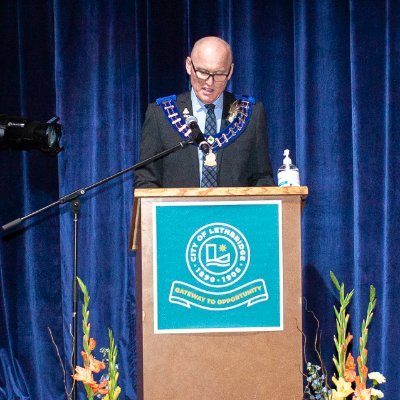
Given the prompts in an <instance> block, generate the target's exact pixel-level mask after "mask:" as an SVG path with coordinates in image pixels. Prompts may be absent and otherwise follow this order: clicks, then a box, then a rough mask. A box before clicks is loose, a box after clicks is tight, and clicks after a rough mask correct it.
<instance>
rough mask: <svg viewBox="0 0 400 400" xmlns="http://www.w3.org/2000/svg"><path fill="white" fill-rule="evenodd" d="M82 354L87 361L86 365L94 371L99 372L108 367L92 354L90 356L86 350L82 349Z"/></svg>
mask: <svg viewBox="0 0 400 400" xmlns="http://www.w3.org/2000/svg"><path fill="white" fill-rule="evenodd" d="M81 354H82V358H83V360H84V361H85V367H86V368H89V369H90V371H93V372H95V373H96V374H97V373H98V372H100V371H101V370H102V369H105V368H106V366H105V364H104V363H103V362H101V361H99V360H96V359H95V358H94V357H93V356H92V355H90V356H88V355H87V354H86V353H85V352H84V351H81Z"/></svg>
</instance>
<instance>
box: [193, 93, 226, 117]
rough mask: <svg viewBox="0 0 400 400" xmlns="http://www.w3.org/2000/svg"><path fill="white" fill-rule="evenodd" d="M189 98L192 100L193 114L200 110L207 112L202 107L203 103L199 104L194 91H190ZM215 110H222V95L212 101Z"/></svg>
mask: <svg viewBox="0 0 400 400" xmlns="http://www.w3.org/2000/svg"><path fill="white" fill-rule="evenodd" d="M190 98H191V100H192V107H193V111H194V112H200V111H201V110H203V111H207V109H206V108H205V107H204V103H203V102H201V101H200V100H199V99H198V98H197V97H196V94H195V93H194V90H193V88H192V90H191V91H190ZM214 104H215V108H216V109H220V110H222V108H223V104H224V94H223V93H221V95H220V96H219V97H218V99H217V100H215V101H214Z"/></svg>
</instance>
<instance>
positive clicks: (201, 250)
mask: <svg viewBox="0 0 400 400" xmlns="http://www.w3.org/2000/svg"><path fill="white" fill-rule="evenodd" d="M186 264H187V267H188V269H189V271H190V273H191V274H192V275H193V277H194V278H195V280H196V281H197V282H198V283H200V286H198V285H193V284H190V283H185V282H182V281H174V282H173V284H172V287H171V291H170V296H169V301H170V302H171V303H176V304H179V305H182V306H184V307H188V308H190V307H191V306H195V307H200V308H204V309H208V310H212V311H220V310H227V309H231V308H236V307H240V306H242V305H246V306H247V307H250V306H252V305H254V304H256V303H259V302H260V301H266V300H268V293H267V288H266V284H265V281H264V280H263V279H255V280H253V281H251V282H243V280H245V275H246V271H247V270H248V268H249V265H250V246H249V243H248V241H247V239H246V237H245V236H244V235H243V233H242V232H241V231H240V230H239V229H237V228H236V227H234V226H232V225H228V224H225V223H218V222H216V223H212V224H208V225H205V226H202V227H201V228H199V229H197V230H196V231H195V232H194V233H193V235H192V236H191V238H190V239H189V241H188V244H187V246H186Z"/></svg>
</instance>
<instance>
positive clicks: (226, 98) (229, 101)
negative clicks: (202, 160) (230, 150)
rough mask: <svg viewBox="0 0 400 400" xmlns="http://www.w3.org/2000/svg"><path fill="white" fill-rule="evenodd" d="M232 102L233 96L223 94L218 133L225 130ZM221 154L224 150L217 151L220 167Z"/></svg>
mask: <svg viewBox="0 0 400 400" xmlns="http://www.w3.org/2000/svg"><path fill="white" fill-rule="evenodd" d="M234 101H235V96H233V95H232V94H231V93H229V92H224V102H223V106H222V119H221V127H220V131H222V130H223V129H225V128H226V127H227V126H228V120H227V118H228V114H229V109H230V107H231V104H232V103H233V102H234ZM223 153H224V149H221V150H219V151H217V163H218V165H221V161H222V156H223Z"/></svg>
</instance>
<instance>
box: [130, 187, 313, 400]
mask: <svg viewBox="0 0 400 400" xmlns="http://www.w3.org/2000/svg"><path fill="white" fill-rule="evenodd" d="M307 194H308V189H307V187H291V188H278V187H259V188H256V187H251V188H210V189H136V190H135V203H134V212H133V221H132V231H131V249H132V250H136V252H137V257H136V271H137V272H136V274H137V280H136V281H137V288H136V297H137V310H136V311H137V332H136V338H137V372H138V375H137V396H138V399H145V400H181V399H182V400H183V399H185V400H186V399H191V400H200V399H207V400H225V399H226V400H250V399H263V400H274V399H277V400H278V399H279V400H290V399H296V400H297V399H302V398H303V376H302V367H303V366H302V362H303V361H302V335H301V331H300V330H301V328H302V305H301V303H302V297H301V296H302V295H301V286H302V285H301V210H302V205H303V201H304V200H305V198H306V196H307ZM235 202H237V203H238V204H247V203H251V204H256V205H257V204H258V202H259V203H263V204H266V203H269V202H271V203H274V204H278V205H279V207H280V208H279V209H280V221H281V236H280V238H281V239H280V240H281V243H280V249H281V254H282V261H281V264H282V282H281V286H282V294H281V296H282V301H281V312H282V318H281V327H280V328H278V329H275V330H262V329H261V330H258V329H253V330H250V331H246V330H244V331H241V330H240V329H239V330H229V329H228V330H226V331H224V330H223V329H222V330H220V331H213V330H212V329H211V330H204V331H199V332H197V331H190V330H184V329H183V330H181V331H179V330H178V331H177V332H172V333H170V331H169V330H166V332H164V333H163V332H160V331H158V330H157V329H156V327H157V323H159V322H158V319H159V317H160V315H161V314H157V315H158V317H157V315H156V312H155V306H156V303H157V302H158V301H160V300H159V299H157V296H159V294H157V293H156V291H157V288H156V286H157V282H158V281H157V279H159V277H158V278H157V276H155V275H156V274H160V272H157V268H155V263H156V262H157V261H156V260H157V254H156V252H157V251H158V250H157V247H156V244H155V240H156V235H155V232H154V230H155V229H156V228H155V224H154V220H153V219H154V218H155V212H154V210H155V206H157V205H163V204H164V205H169V204H177V205H179V206H182V205H183V206H185V205H186V204H188V205H190V204H192V203H195V204H199V203H203V205H210V206H211V205H213V204H219V203H222V204H235ZM164 208H165V207H164ZM193 215H194V214H193ZM185 218H187V217H185ZM241 218H243V219H246V214H245V213H244V214H243V215H241ZM189 219H190V218H187V220H189ZM160 221H161V220H160ZM160 223H162V221H161V222H160ZM180 223H181V224H182V221H180ZM171 226H172V225H171ZM157 229H158V228H157ZM168 229H169V226H167V227H164V228H163V231H164V232H165V231H168ZM195 235H196V234H194V235H193V237H195ZM232 237H233V235H232ZM227 243H228V242H227ZM221 248H222V249H224V248H226V246H225V247H221ZM160 251H161V250H160ZM171 251H173V252H174V254H170V257H171V258H173V259H175V258H177V257H179V254H176V251H175V250H173V249H172V250H171ZM164 252H165V251H164ZM252 254H253V253H252ZM266 257H268V255H266ZM187 259H188V258H187V257H186V260H187ZM249 262H250V261H249ZM185 268H186V267H185ZM237 271H240V269H237ZM193 274H194V272H192V275H193ZM190 287H193V286H190ZM267 287H268V283H267ZM228 289H229V288H228ZM228 289H227V290H228ZM268 289H269V288H268ZM181 292H182V291H181ZM250 292H251V291H247V292H245V293H250ZM171 293H172V290H171ZM182 293H183V292H182ZM184 293H186V294H187V293H189V292H188V291H186V292H184ZM198 293H199V292H198ZM224 293H227V292H224ZM189 294H190V295H191V296H193V298H194V300H193V301H197V300H195V297H196V296H197V299H200V300H199V301H202V300H203V297H202V296H198V295H195V294H193V293H189ZM239 297H240V296H238V295H236V297H234V296H232V298H236V299H239ZM271 298H272V296H271ZM214 303H215V301H214ZM221 303H222V301H221ZM157 304H158V303H157ZM263 304H268V302H267V301H264V303H263ZM173 306H174V307H175V308H176V309H177V313H180V312H188V313H189V312H192V311H191V310H194V309H195V308H196V307H192V308H191V309H190V310H189V311H188V308H185V307H182V304H181V305H173ZM256 307H259V305H256V306H254V307H248V308H246V306H243V307H240V309H241V310H242V311H241V312H246V311H247V310H250V309H251V310H256ZM238 309H239V308H238ZM181 310H183V311H181ZM193 312H194V311H193ZM199 312H204V311H202V310H200V311H199ZM158 313H162V312H161V311H158ZM176 315H180V314H176ZM210 315H211V316H214V315H218V316H221V319H223V317H222V315H223V314H222V313H218V312H216V313H212V314H211V313H210ZM210 318H211V317H210ZM155 319H156V321H155ZM172 319H174V318H173V317H172ZM168 321H169V320H168V318H167V322H166V323H167V324H168ZM205 322H207V321H205ZM179 323H180V320H178V324H179Z"/></svg>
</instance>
